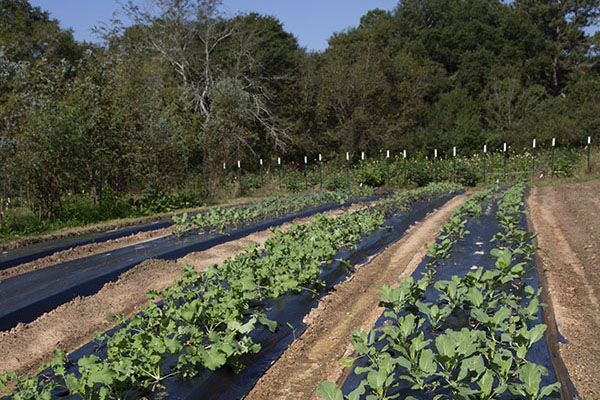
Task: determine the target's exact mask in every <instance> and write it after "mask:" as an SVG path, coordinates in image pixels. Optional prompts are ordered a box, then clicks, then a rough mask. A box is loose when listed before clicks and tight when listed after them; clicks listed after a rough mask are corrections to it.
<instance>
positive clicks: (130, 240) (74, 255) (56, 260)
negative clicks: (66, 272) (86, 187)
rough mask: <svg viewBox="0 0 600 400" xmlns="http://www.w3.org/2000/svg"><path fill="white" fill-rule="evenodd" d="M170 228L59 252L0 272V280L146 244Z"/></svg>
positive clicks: (166, 234)
mask: <svg viewBox="0 0 600 400" xmlns="http://www.w3.org/2000/svg"><path fill="white" fill-rule="evenodd" d="M172 231H173V229H172V228H163V229H156V230H153V231H147V232H140V233H136V234H132V235H129V236H125V237H122V238H118V239H114V240H108V241H106V242H102V243H90V244H86V245H83V246H77V247H73V248H70V249H67V250H63V251H59V252H56V253H54V254H51V255H49V256H47V257H42V258H38V259H37V260H33V261H31V262H28V263H24V264H20V265H17V266H15V267H12V268H7V269H5V270H2V271H0V280H3V279H8V278H12V277H14V276H18V275H22V274H26V273H28V272H31V271H35V270H38V269H42V268H46V267H49V266H52V265H56V264H60V263H64V262H67V261H73V260H77V259H80V258H84V257H89V256H91V255H94V254H99V253H104V252H107V251H112V250H116V249H120V248H123V247H127V246H133V245H136V244H140V243H144V242H148V241H150V240H154V239H158V238H161V237H165V236H168V235H170V234H171V232H172Z"/></svg>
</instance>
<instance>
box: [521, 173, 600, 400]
mask: <svg viewBox="0 0 600 400" xmlns="http://www.w3.org/2000/svg"><path fill="white" fill-rule="evenodd" d="M527 206H528V209H529V219H530V228H532V230H533V231H535V232H536V233H537V235H538V236H537V246H539V247H540V250H538V252H537V259H538V270H539V271H540V275H541V276H540V279H541V281H543V280H545V281H546V282H547V288H546V290H548V292H549V295H550V302H551V306H552V308H553V309H554V316H555V319H556V324H557V326H558V330H559V332H560V334H562V336H563V337H564V338H565V339H566V341H567V342H568V343H560V344H559V353H560V356H561V358H562V360H563V361H564V363H565V365H566V367H567V370H568V371H569V375H570V377H571V379H572V381H573V383H574V384H575V387H576V389H577V391H578V392H579V394H580V395H582V396H584V398H586V399H589V400H593V399H600V384H599V383H598V382H600V367H599V366H600V351H599V350H598V349H599V348H600V335H599V334H598V332H600V301H599V300H600V181H591V182H585V183H576V184H563V185H558V186H553V187H534V188H532V190H531V195H530V196H529V198H528V200H527ZM540 267H541V268H540ZM547 302H548V301H547Z"/></svg>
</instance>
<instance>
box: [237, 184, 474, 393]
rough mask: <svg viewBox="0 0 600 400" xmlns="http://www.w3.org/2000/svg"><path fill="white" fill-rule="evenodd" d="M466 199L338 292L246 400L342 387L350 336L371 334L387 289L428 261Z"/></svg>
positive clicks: (436, 216) (434, 217)
mask: <svg viewBox="0 0 600 400" xmlns="http://www.w3.org/2000/svg"><path fill="white" fill-rule="evenodd" d="M465 198H466V195H461V196H457V197H455V198H453V199H452V200H450V201H449V202H448V203H446V204H445V205H444V206H443V207H442V208H440V209H439V210H438V211H437V212H435V213H432V214H430V215H429V216H428V217H427V218H426V219H425V220H424V221H422V222H420V223H417V224H416V225H413V226H412V227H411V228H410V229H409V230H408V232H407V233H406V235H405V236H404V237H403V238H402V239H401V240H399V241H398V242H396V243H395V244H393V245H392V246H390V247H389V248H388V249H387V250H386V251H384V252H383V253H381V254H380V255H378V256H377V257H375V258H374V259H373V260H372V261H371V262H370V263H368V264H367V265H364V266H361V267H359V268H358V270H357V271H356V272H355V273H354V274H353V275H352V276H350V277H349V278H348V279H347V280H346V281H344V282H342V283H340V284H338V285H336V286H335V288H334V290H333V291H332V292H331V293H330V294H329V295H328V296H326V297H324V298H323V299H322V300H321V301H320V302H319V305H318V307H317V308H315V309H313V310H312V311H311V313H310V314H309V315H308V316H307V317H306V318H305V323H307V324H308V328H307V330H306V331H305V333H304V334H303V335H302V336H300V337H299V338H298V339H297V340H296V341H294V342H293V343H292V345H291V346H290V347H289V348H288V349H287V350H286V351H285V352H284V354H283V355H282V357H281V358H280V359H279V360H278V361H277V362H275V363H274V364H273V366H272V367H271V368H270V369H269V370H268V371H267V373H266V374H265V375H264V376H263V377H262V378H261V379H260V380H259V382H258V383H257V384H256V386H255V387H254V388H253V389H252V391H251V392H250V393H249V394H248V396H247V397H246V399H252V400H267V399H269V400H270V399H302V400H305V399H311V398H319V397H318V396H317V393H316V391H317V387H318V385H319V383H320V382H322V381H324V380H329V381H332V382H336V381H338V380H339V379H340V378H341V376H342V374H343V373H344V368H343V367H342V366H340V365H339V363H338V361H339V360H340V359H342V358H344V357H346V356H349V355H350V354H351V353H352V346H351V345H350V338H351V333H352V331H353V330H354V329H356V328H361V329H363V330H368V329H371V327H372V326H373V325H374V324H375V322H376V321H377V319H378V318H379V316H380V315H381V313H382V312H383V309H382V308H380V307H378V306H377V305H378V303H379V298H380V292H379V289H380V287H381V286H382V285H384V284H386V283H387V284H394V283H395V282H396V280H397V279H398V278H400V279H404V278H405V277H407V276H409V275H411V274H412V272H413V271H414V270H415V269H416V268H417V266H418V265H419V263H420V262H421V259H422V258H423V257H424V256H425V254H426V250H425V248H424V245H425V243H431V242H433V241H434V240H435V238H436V237H437V235H438V233H439V231H438V230H437V228H438V227H439V226H440V225H442V224H444V223H445V222H446V220H447V219H448V218H450V217H451V216H452V214H453V213H454V210H455V209H456V208H457V207H460V206H461V205H462V203H463V202H464V200H465Z"/></svg>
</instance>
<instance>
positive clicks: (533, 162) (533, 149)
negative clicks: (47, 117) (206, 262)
mask: <svg viewBox="0 0 600 400" xmlns="http://www.w3.org/2000/svg"><path fill="white" fill-rule="evenodd" d="M591 141H592V138H591V136H588V137H587V146H586V147H587V169H588V171H591V169H592V163H591ZM551 143H552V145H551V164H550V171H551V176H552V177H554V176H555V173H556V168H555V167H556V166H555V161H556V156H555V152H556V137H553V138H552V142H551ZM536 148H537V139H533V140H532V146H531V180H532V181H533V180H534V179H535V173H536V153H535V152H536ZM502 152H503V174H504V180H505V181H506V180H507V178H508V170H507V168H508V165H507V164H508V157H509V155H508V145H507V143H506V142H504V143H503V144H502ZM380 153H381V151H380ZM482 156H483V158H482V178H483V183H484V184H485V183H487V175H488V173H487V144H484V145H483V153H482ZM402 158H403V180H404V183H406V182H407V181H408V155H407V151H406V149H404V150H403V151H402ZM318 161H319V184H320V187H321V190H323V187H324V176H323V155H322V154H321V153H319V158H318ZM360 162H361V180H362V182H361V183H362V184H364V183H365V181H366V165H365V163H366V153H365V152H364V151H361V154H360ZM385 163H386V178H387V182H388V183H390V182H391V181H392V179H391V165H390V150H386V153H385ZM433 163H434V182H438V180H439V176H438V149H434V150H433ZM259 165H260V175H261V179H260V180H261V184H263V183H264V180H265V179H264V178H265V177H264V175H265V172H264V160H263V159H262V158H260V159H259ZM277 166H278V175H279V187H280V189H282V188H283V180H284V177H283V175H282V174H283V173H284V171H283V170H282V168H283V166H282V162H281V157H277ZM237 168H238V179H239V181H240V187H241V161H240V160H237ZM226 169H227V164H226V162H223V170H226ZM452 169H453V181H454V182H456V181H457V180H458V169H457V147H456V146H453V147H452ZM303 174H304V187H305V189H308V187H309V184H308V156H304V170H303ZM492 174H493V171H492ZM350 175H351V171H350V152H348V151H347V152H346V186H347V188H348V189H350V187H351V182H350ZM355 178H356V177H355V176H353V179H355ZM186 180H187V179H186ZM5 184H6V183H5ZM22 190H23V189H22V187H20V188H19V198H20V199H21V201H20V202H21V207H23V205H22V204H23V199H22V197H23V193H22Z"/></svg>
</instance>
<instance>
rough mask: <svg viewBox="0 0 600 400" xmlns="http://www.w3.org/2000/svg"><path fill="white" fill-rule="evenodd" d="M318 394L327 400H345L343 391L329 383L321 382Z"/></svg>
mask: <svg viewBox="0 0 600 400" xmlns="http://www.w3.org/2000/svg"><path fill="white" fill-rule="evenodd" d="M317 393H318V394H319V396H321V397H322V398H323V399H325V400H344V395H343V394H342V391H341V390H340V389H339V388H338V387H337V386H336V385H335V384H333V383H331V382H329V381H325V382H321V383H320V384H319V388H318V389H317Z"/></svg>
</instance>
